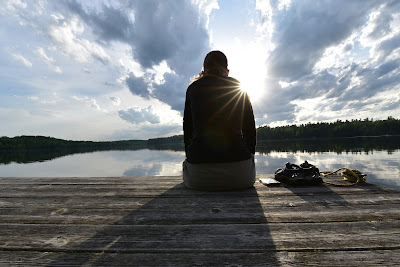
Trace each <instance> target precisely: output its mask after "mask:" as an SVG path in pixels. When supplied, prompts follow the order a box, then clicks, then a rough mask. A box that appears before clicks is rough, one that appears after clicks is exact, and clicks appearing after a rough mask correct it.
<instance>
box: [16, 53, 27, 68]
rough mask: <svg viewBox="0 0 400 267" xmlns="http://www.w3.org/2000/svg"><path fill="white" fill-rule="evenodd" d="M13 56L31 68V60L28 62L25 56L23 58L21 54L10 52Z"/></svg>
mask: <svg viewBox="0 0 400 267" xmlns="http://www.w3.org/2000/svg"><path fill="white" fill-rule="evenodd" d="M11 55H12V56H13V58H14V59H15V60H17V61H19V62H21V63H22V64H24V65H25V66H26V67H29V68H31V67H32V62H30V61H29V60H27V59H26V58H24V57H23V56H21V55H19V54H11Z"/></svg>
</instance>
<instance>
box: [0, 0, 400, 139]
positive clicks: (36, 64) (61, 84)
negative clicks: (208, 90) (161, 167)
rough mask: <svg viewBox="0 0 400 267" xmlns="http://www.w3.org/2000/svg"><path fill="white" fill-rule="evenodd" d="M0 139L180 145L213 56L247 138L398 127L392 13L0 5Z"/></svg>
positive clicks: (140, 1) (346, 3)
mask: <svg viewBox="0 0 400 267" xmlns="http://www.w3.org/2000/svg"><path fill="white" fill-rule="evenodd" d="M1 2H2V4H1V5H0V125H1V126H0V136H8V137H14V136H20V135H42V136H52V137H56V138H62V139H67V140H93V141H112V140H126V139H149V138H155V137H165V136H171V135H177V134H182V114H183V108H184V102H185V93H186V89H187V87H188V85H189V84H190V83H191V81H192V79H193V77H195V76H197V75H198V74H199V72H201V69H202V63H203V60H204V57H205V55H206V54H207V53H208V52H209V51H212V50H220V51H222V52H224V53H225V54H226V56H227V58H228V68H229V70H230V76H232V77H234V78H236V79H238V80H239V81H240V82H241V87H242V88H243V90H246V91H247V92H248V94H249V96H250V100H251V102H252V105H253V109H254V114H255V118H256V124H257V126H264V125H269V126H271V127H275V126H281V125H288V124H305V123H309V122H311V123H314V122H333V121H337V120H352V119H365V118H373V119H375V120H378V119H385V118H387V117H388V116H392V117H395V118H400V68H399V66H400V64H399V63H400V1H398V0H380V1H376V0H318V1H315V0H292V1H290V0H280V1H279V0H163V1H161V0H146V1H144V0H136V1H127V0H119V1H117V0H115V1H111V0H108V1H106V0H104V1H101V0H98V1H97V0H96V1H88V0H69V1H68V0H60V1H45V0H37V1H26V0H1Z"/></svg>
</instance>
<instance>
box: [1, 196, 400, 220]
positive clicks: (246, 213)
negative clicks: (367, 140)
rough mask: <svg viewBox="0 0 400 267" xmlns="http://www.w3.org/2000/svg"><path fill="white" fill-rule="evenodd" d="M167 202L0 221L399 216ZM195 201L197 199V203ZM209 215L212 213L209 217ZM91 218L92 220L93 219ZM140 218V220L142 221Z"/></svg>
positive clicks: (378, 209) (396, 214) (360, 209)
mask: <svg viewBox="0 0 400 267" xmlns="http://www.w3.org/2000/svg"><path fill="white" fill-rule="evenodd" d="M167 203H168V202H167V201H164V199H159V200H155V201H153V202H149V203H147V204H145V205H143V206H140V205H138V206H136V207H134V206H133V207H131V208H130V209H114V208H100V209H99V208H85V209H82V208H74V207H68V208H67V207H65V208H58V209H54V208H48V209H46V208H34V209H29V208H24V209H12V208H1V209H0V222H3V223H4V222H8V223H10V221H9V220H10V219H12V218H13V217H14V218H15V219H16V220H22V221H27V223H31V222H30V221H29V220H30V219H32V222H36V223H40V222H45V221H46V220H48V221H49V222H51V221H52V220H56V221H59V220H62V219H63V217H64V220H65V221H69V222H70V223H73V221H75V223H80V222H79V221H76V219H79V218H82V222H83V221H86V220H88V222H90V223H96V221H99V220H100V221H103V220H108V221H110V220H111V221H112V220H113V219H114V220H115V219H117V218H121V217H122V216H127V217H128V218H127V220H128V219H129V220H136V218H144V219H143V220H145V221H149V222H151V221H154V222H155V221H157V222H158V223H163V220H164V219H163V218H165V220H173V221H182V222H188V221H190V222H191V223H196V221H197V220H198V221H199V222H201V223H204V222H207V221H208V220H210V222H214V221H215V220H219V219H220V220H223V221H224V223H227V221H226V220H228V222H229V221H234V219H235V218H238V219H240V220H241V221H243V222H245V221H244V220H245V219H246V218H247V219H249V220H251V219H252V218H257V217H262V216H264V217H265V218H266V220H268V221H271V222H280V221H284V222H285V221H295V220H299V219H301V220H302V221H307V222H321V221H358V220H368V219H370V220H385V219H386V220H388V219H390V220H393V219H396V220H397V219H400V209H399V204H396V203H395V204H392V203H387V204H386V205H385V206H381V205H369V204H357V205H351V204H347V205H345V206H343V205H329V210H327V206H326V205H323V204H320V205H312V204H311V205H310V204H308V203H302V204H300V203H299V204H297V205H296V204H294V203H288V205H285V206H268V205H266V206H264V205H263V203H257V202H253V203H252V204H250V203H249V205H246V204H241V205H229V204H228V203H225V205H224V203H211V205H203V204H202V205H193V206H192V205H182V206H179V204H178V205H175V206H174V205H171V206H169V205H166V204H167ZM197 203H198V202H197ZM211 215H212V216H211ZM91 218H93V219H94V220H93V221H92V220H91ZM143 220H142V219H141V221H142V222H143Z"/></svg>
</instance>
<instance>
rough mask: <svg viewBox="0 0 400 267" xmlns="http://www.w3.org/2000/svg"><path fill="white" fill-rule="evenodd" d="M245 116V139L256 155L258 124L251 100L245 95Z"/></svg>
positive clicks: (243, 128) (243, 129) (243, 130)
mask: <svg viewBox="0 0 400 267" xmlns="http://www.w3.org/2000/svg"><path fill="white" fill-rule="evenodd" d="M244 101H245V105H244V116H243V124H242V125H243V127H242V132H243V137H244V138H245V139H246V143H247V148H248V149H249V150H250V152H251V153H252V154H255V153H256V139H257V136H256V123H255V121H254V113H253V107H252V106H251V102H250V98H249V96H248V95H247V94H245V100H244Z"/></svg>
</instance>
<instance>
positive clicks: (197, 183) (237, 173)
mask: <svg viewBox="0 0 400 267" xmlns="http://www.w3.org/2000/svg"><path fill="white" fill-rule="evenodd" d="M255 179H256V167H255V164H254V156H252V157H251V158H250V159H248V160H243V161H237V162H227V163H198V164H192V163H189V162H187V161H186V160H185V161H184V162H183V182H184V184H185V186H186V187H188V188H194V189H202V190H232V189H244V188H249V187H252V186H253V184H254V182H255Z"/></svg>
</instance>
